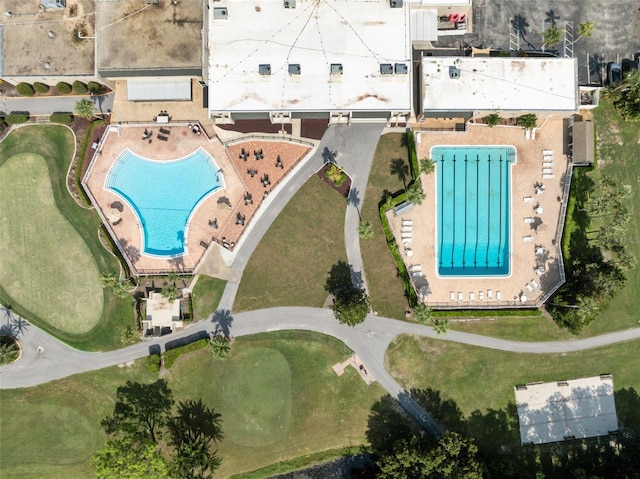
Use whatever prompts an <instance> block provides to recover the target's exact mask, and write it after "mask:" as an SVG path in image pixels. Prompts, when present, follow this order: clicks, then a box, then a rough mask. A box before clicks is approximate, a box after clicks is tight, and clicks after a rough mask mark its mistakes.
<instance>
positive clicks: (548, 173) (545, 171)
mask: <svg viewBox="0 0 640 479" xmlns="http://www.w3.org/2000/svg"><path fill="white" fill-rule="evenodd" d="M542 173H544V174H545V175H550V174H551V173H553V170H552V169H551V168H542Z"/></svg>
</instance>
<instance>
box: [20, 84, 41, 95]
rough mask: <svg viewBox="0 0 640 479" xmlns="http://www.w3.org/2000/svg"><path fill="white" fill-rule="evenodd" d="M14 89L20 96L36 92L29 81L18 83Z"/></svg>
mask: <svg viewBox="0 0 640 479" xmlns="http://www.w3.org/2000/svg"><path fill="white" fill-rule="evenodd" d="M16 90H17V91H18V93H20V95H22V96H33V95H35V94H36V91H35V90H34V89H33V87H32V86H31V85H30V84H29V83H18V85H17V86H16Z"/></svg>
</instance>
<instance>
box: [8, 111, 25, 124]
mask: <svg viewBox="0 0 640 479" xmlns="http://www.w3.org/2000/svg"><path fill="white" fill-rule="evenodd" d="M28 121H29V115H27V114H26V113H10V114H9V115H7V116H5V117H4V122H5V123H6V124H7V125H20V124H22V123H26V122H28Z"/></svg>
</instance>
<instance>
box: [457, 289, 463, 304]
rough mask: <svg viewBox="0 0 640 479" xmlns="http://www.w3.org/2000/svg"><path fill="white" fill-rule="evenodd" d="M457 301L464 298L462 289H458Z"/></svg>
mask: <svg viewBox="0 0 640 479" xmlns="http://www.w3.org/2000/svg"><path fill="white" fill-rule="evenodd" d="M458 301H460V302H462V301H464V298H463V297H462V291H458Z"/></svg>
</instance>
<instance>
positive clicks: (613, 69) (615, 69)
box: [607, 62, 622, 86]
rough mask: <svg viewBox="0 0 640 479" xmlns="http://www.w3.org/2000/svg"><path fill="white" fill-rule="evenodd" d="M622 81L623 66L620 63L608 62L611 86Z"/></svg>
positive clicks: (608, 78)
mask: <svg viewBox="0 0 640 479" xmlns="http://www.w3.org/2000/svg"><path fill="white" fill-rule="evenodd" d="M620 83H622V67H621V66H620V64H619V63H615V62H609V63H607V84H608V85H611V86H615V85H620Z"/></svg>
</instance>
